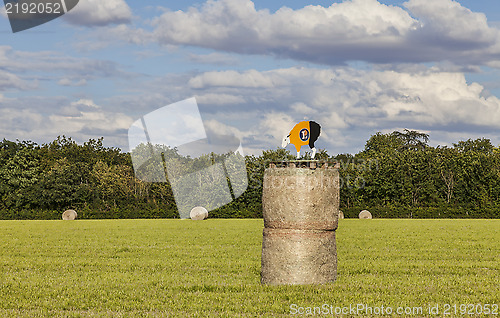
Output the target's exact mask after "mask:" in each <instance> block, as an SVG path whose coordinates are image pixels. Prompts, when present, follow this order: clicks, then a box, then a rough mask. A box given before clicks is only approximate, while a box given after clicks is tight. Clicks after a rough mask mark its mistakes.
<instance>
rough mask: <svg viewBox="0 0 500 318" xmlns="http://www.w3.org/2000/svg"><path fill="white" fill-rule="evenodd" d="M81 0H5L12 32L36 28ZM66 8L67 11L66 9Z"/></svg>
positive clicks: (60, 14)
mask: <svg viewBox="0 0 500 318" xmlns="http://www.w3.org/2000/svg"><path fill="white" fill-rule="evenodd" d="M78 1H79V0H3V2H4V4H5V9H6V11H7V16H8V17H9V22H10V27H11V28H12V32H14V33H16V32H20V31H24V30H27V29H31V28H34V27H36V26H39V25H41V24H44V23H46V22H49V21H51V20H54V19H55V18H58V17H60V16H62V15H64V14H65V13H67V12H69V11H70V10H71V9H73V8H74V7H75V6H76V5H77V4H78ZM65 8H66V12H65V10H64V9H65Z"/></svg>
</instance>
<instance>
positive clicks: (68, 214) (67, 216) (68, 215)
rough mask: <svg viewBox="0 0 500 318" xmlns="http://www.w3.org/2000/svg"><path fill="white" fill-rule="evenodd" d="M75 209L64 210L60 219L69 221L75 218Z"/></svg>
mask: <svg viewBox="0 0 500 318" xmlns="http://www.w3.org/2000/svg"><path fill="white" fill-rule="evenodd" d="M76 216H77V214H76V211H75V210H66V211H64V212H63V214H62V219H63V220H66V221H71V220H74V219H76Z"/></svg>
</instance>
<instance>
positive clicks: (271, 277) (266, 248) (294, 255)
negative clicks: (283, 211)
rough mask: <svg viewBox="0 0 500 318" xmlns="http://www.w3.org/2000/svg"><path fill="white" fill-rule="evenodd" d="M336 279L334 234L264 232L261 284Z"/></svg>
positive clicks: (323, 282)
mask: <svg viewBox="0 0 500 318" xmlns="http://www.w3.org/2000/svg"><path fill="white" fill-rule="evenodd" d="M336 276H337V251H336V245H335V231H318V230H293V229H266V228H265V229H264V238H263V241H262V276H261V280H262V283H263V284H268V285H296V284H299V285H304V284H325V283H331V282H334V281H335V278H336Z"/></svg>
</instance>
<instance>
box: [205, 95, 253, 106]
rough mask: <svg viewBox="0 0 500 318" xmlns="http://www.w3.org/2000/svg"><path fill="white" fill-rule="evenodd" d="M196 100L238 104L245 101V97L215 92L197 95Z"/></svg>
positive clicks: (206, 102) (213, 103) (208, 102)
mask: <svg viewBox="0 0 500 318" xmlns="http://www.w3.org/2000/svg"><path fill="white" fill-rule="evenodd" d="M196 100H197V101H198V103H200V104H210V105H236V104H242V103H244V102H245V99H244V98H243V97H242V96H235V95H230V94H215V93H208V94H203V95H197V96H196Z"/></svg>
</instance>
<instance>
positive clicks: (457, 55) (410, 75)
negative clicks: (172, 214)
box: [0, 0, 500, 155]
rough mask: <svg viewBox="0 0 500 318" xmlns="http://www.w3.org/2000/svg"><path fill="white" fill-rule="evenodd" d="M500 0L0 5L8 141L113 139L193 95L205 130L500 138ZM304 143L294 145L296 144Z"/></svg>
mask: <svg viewBox="0 0 500 318" xmlns="http://www.w3.org/2000/svg"><path fill="white" fill-rule="evenodd" d="M496 1H497V0H484V1H477V0H460V1H452V0H409V1H396V0H391V1H389V0H346V1H325V0H317V1H313V0H295V1H264V0H254V1H251V0H208V1H159V0H150V1H124V0H106V1H98V0H80V1H79V3H78V5H77V6H76V7H75V8H74V9H73V10H71V11H69V12H68V13H67V14H65V15H64V16H62V17H60V18H58V19H55V20H52V21H50V22H47V23H45V24H43V25H40V26H38V27H35V28H32V29H29V30H25V31H22V32H17V33H12V30H11V27H10V24H9V21H8V19H7V17H6V14H5V10H3V11H1V14H0V39H1V41H0V118H1V124H0V139H3V138H5V139H8V140H16V139H19V140H31V141H34V142H37V143H39V144H42V143H47V142H50V141H52V140H54V139H56V138H57V136H59V135H65V136H67V137H72V138H73V139H74V140H76V141H77V142H78V143H83V142H84V141H86V140H88V139H90V138H93V139H95V138H99V137H104V144H105V146H109V147H118V148H121V149H122V150H123V151H128V150H129V149H128V148H129V146H128V138H127V132H128V129H129V128H130V126H131V125H132V123H134V122H135V121H137V120H139V119H140V118H141V117H142V116H144V115H146V114H148V113H150V112H152V111H154V110H156V109H159V108H161V107H163V106H166V105H169V104H171V103H175V102H178V101H182V100H185V99H188V98H191V97H195V98H196V101H197V103H198V106H199V109H200V111H201V113H202V117H203V123H204V125H205V127H204V128H205V129H206V130H207V131H209V132H217V133H220V134H225V135H234V136H236V137H237V138H239V139H240V140H241V143H242V146H243V150H244V152H245V154H254V155H259V154H261V152H262V150H267V149H276V148H277V147H279V146H280V145H281V139H282V138H283V136H284V135H286V134H288V132H289V131H290V130H291V129H292V128H293V126H294V125H295V124H296V123H297V122H300V121H302V120H314V121H316V122H318V123H319V124H320V125H321V127H322V130H321V136H320V137H319V139H318V141H317V142H316V147H317V148H319V149H326V150H327V151H328V153H329V154H330V155H336V154H339V153H352V154H354V153H357V152H359V151H361V150H362V149H363V148H364V145H365V143H366V141H367V140H368V139H369V138H370V136H371V135H373V134H375V133H377V132H382V133H390V132H392V131H394V130H402V129H405V128H406V129H413V130H418V131H421V132H425V133H427V134H429V135H430V144H431V145H432V146H437V145H441V146H451V145H452V144H453V143H456V142H457V141H459V140H467V139H469V138H472V139H475V138H489V139H491V141H492V143H493V144H494V145H496V146H498V145H499V144H500V133H499V128H500V76H499V72H498V71H499V69H500V9H499V8H498V4H497V3H496ZM287 149H289V150H290V151H292V152H294V149H293V146H289V148H287Z"/></svg>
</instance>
